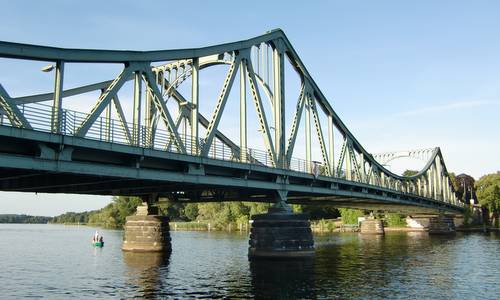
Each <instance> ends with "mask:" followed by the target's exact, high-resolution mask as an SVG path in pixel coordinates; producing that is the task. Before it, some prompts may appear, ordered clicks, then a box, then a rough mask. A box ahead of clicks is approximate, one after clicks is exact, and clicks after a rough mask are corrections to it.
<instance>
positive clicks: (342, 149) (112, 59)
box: [0, 30, 464, 213]
mask: <svg viewBox="0 0 500 300" xmlns="http://www.w3.org/2000/svg"><path fill="white" fill-rule="evenodd" d="M0 57H1V58H2V60H3V61H16V62H17V61H19V60H21V61H28V62H33V61H43V62H48V63H51V65H49V66H47V67H46V68H44V71H54V72H53V73H54V83H53V86H54V90H53V92H50V93H45V94H34V95H29V96H22V97H20V96H17V97H15V96H13V95H14V94H15V92H16V91H14V90H11V89H9V88H8V87H7V86H5V85H2V82H1V78H2V77H1V76H3V77H4V78H6V77H9V78H10V76H11V75H9V70H6V69H3V70H1V71H0V106H1V108H0V109H1V111H0V113H1V120H0V121H1V126H0V190H2V191H24V192H46V193H80V194H96V195H137V196H144V195H156V196H160V197H167V198H169V199H172V200H175V201H186V202H187V201H196V202H202V201H234V200H243V201H265V202H277V203H278V204H280V203H281V204H283V203H284V201H287V202H288V203H300V204H334V205H336V206H338V207H351V208H362V209H370V210H386V211H401V212H422V213H429V212H434V213H435V212H438V211H439V212H446V213H462V212H463V210H464V205H463V204H462V203H461V202H459V201H458V200H457V198H456V196H455V194H454V191H453V187H452V184H451V181H450V178H449V176H448V173H447V171H446V166H445V163H444V160H443V156H442V154H441V151H440V150H439V148H435V149H426V150H421V151H420V150H419V151H407V152H403V153H386V154H377V155H372V154H370V153H369V152H367V151H366V150H365V149H364V148H363V147H362V146H361V144H360V143H359V142H358V141H357V140H356V138H355V137H354V136H353V135H352V134H351V132H350V131H349V130H348V129H347V127H346V125H345V124H344V123H343V122H342V121H341V120H340V118H339V117H338V116H337V114H336V113H335V111H334V110H333V108H332V106H331V105H330V103H329V101H328V100H327V98H326V96H325V95H323V93H322V92H321V90H320V89H319V87H318V86H317V85H316V83H315V81H314V80H313V78H312V77H311V75H310V74H309V72H308V71H307V69H306V68H305V66H304V64H303V63H302V61H301V60H300V58H299V56H298V54H297V52H296V51H295V50H294V48H293V47H292V45H291V43H290V42H289V40H288V39H287V37H286V36H285V34H284V33H283V32H282V31H281V30H273V31H270V32H268V33H266V34H264V35H261V36H258V37H255V38H252V39H248V40H244V41H239V42H234V43H227V44H221V45H215V46H210V47H204V48H197V49H183V50H164V51H146V52H140V51H114V50H87V49H63V48H54V47H44V46H36V45H28V44H17V43H10V42H0ZM0 62H1V61H0ZM74 64H78V65H80V66H82V65H83V66H87V65H89V66H90V65H100V64H102V65H109V64H111V65H114V66H119V67H120V68H121V71H120V72H119V73H118V74H117V75H116V76H115V77H114V78H110V79H109V80H106V81H102V82H96V83H92V84H87V85H78V86H76V87H72V88H69V89H64V88H63V82H66V81H65V79H66V78H67V77H68V76H67V73H65V67H66V69H68V66H71V65H74ZM213 68H218V70H220V69H221V68H222V69H225V72H226V73H225V74H224V76H225V78H224V80H223V82H222V84H221V86H220V93H219V95H218V97H213V98H209V97H200V94H202V95H203V88H204V87H205V86H204V85H203V84H200V77H202V78H203V75H204V72H205V71H206V70H210V69H213ZM286 68H290V69H291V70H292V71H293V72H294V73H296V74H297V75H298V78H300V83H299V84H300V86H297V87H294V88H296V90H297V91H298V97H296V98H291V97H288V98H287V99H285V94H286V91H287V89H291V88H293V87H290V86H285V82H286V80H285V73H286V72H285V70H286ZM47 76H48V75H47ZM237 77H239V79H238V78H237ZM235 81H236V82H239V86H238V84H235ZM127 84H131V85H132V86H133V89H131V90H132V91H131V92H129V93H127V91H126V89H125V88H124V86H126V85H127ZM211 88H214V84H212V85H211ZM96 92H98V93H99V94H96V95H97V96H96V99H95V100H94V102H95V103H94V104H93V106H92V108H91V109H90V110H89V111H86V112H82V111H75V110H70V109H68V108H67V104H68V103H70V102H71V101H75V100H74V99H72V97H73V98H74V96H78V95H88V94H92V93H96ZM231 92H233V94H236V95H237V97H236V99H237V100H236V105H237V107H238V109H237V110H238V111H239V113H233V114H232V115H231V116H230V117H231V118H233V119H236V120H237V122H238V124H239V126H238V127H239V128H222V127H223V126H221V125H220V124H221V119H222V117H223V116H224V111H225V108H226V106H227V103H228V102H230V100H229V99H230V98H231V97H230V96H229V95H230V93H231ZM233 98H234V97H233ZM123 99H127V100H128V99H130V101H127V100H123ZM124 102H125V103H124ZM249 102H250V103H251V104H253V105H251V104H249ZM290 103H293V104H294V105H293V108H294V109H290V110H289V111H288V110H285V107H286V106H287V104H290ZM203 105H209V106H210V107H211V110H212V111H213V112H212V114H211V115H207V114H203V113H202V111H201V107H202V106H203ZM125 108H129V111H130V113H128V114H127V110H126V109H125ZM251 110H253V111H252V114H250V112H251ZM287 113H288V114H287ZM226 114H229V113H226ZM226 117H227V115H226ZM287 120H288V122H287ZM250 124H253V125H255V126H256V127H257V128H258V130H255V132H249V125H250ZM230 129H236V130H232V131H234V132H237V134H236V137H231V138H230V137H229V135H228V134H225V133H224V132H225V130H230ZM299 130H300V131H302V130H303V131H302V132H303V133H302V135H303V136H304V138H303V141H302V142H299V140H298V136H299V135H300V134H299ZM314 133H315V134H314ZM233 135H235V134H233ZM256 136H260V137H259V138H260V139H262V141H263V142H262V144H263V145H264V146H263V147H261V148H262V149H253V148H252V147H250V144H249V141H251V140H252V139H254V138H255V137H256ZM298 147H302V148H305V149H304V151H302V155H300V153H299V151H296V152H294V150H296V149H297V148H298ZM315 151H316V152H317V153H320V154H319V155H317V156H318V158H315V157H313V155H314V153H315ZM294 153H299V154H295V155H294ZM296 156H301V158H296ZM401 156H409V157H417V158H419V159H422V157H425V159H426V160H427V163H426V165H425V167H424V168H423V169H422V170H420V172H418V174H416V175H414V176H410V177H404V176H400V175H397V174H394V173H392V172H391V171H389V170H388V169H386V168H385V167H384V166H383V165H384V164H385V163H387V162H388V161H390V160H392V159H395V158H397V157H401Z"/></svg>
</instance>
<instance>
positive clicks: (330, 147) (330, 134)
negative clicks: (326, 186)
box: [328, 114, 335, 176]
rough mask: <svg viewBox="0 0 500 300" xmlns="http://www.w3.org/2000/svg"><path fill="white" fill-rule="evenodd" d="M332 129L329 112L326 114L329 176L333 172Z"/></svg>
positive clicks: (331, 117)
mask: <svg viewBox="0 0 500 300" xmlns="http://www.w3.org/2000/svg"><path fill="white" fill-rule="evenodd" d="M333 136H334V131H333V116H332V115H331V114H329V115H328V157H329V158H330V170H331V174H330V175H331V176H334V174H335V156H334V154H335V153H334V149H335V148H334V146H335V145H334V142H335V141H334V139H333Z"/></svg>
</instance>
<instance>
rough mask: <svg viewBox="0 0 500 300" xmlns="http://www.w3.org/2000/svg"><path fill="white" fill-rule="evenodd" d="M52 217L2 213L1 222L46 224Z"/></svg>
mask: <svg viewBox="0 0 500 300" xmlns="http://www.w3.org/2000/svg"><path fill="white" fill-rule="evenodd" d="M51 219H52V218H51V217H43V216H30V215H16V214H2V215H0V223H17V224H46V223H48V222H49V221H50V220H51Z"/></svg>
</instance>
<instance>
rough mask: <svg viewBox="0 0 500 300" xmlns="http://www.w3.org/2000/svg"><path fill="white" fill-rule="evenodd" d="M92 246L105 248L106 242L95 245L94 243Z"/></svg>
mask: <svg viewBox="0 0 500 300" xmlns="http://www.w3.org/2000/svg"><path fill="white" fill-rule="evenodd" d="M92 246H94V247H103V246H104V242H95V243H92Z"/></svg>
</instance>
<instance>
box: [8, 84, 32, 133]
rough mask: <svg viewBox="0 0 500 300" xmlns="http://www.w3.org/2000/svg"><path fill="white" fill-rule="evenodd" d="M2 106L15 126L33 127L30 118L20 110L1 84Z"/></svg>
mask: <svg viewBox="0 0 500 300" xmlns="http://www.w3.org/2000/svg"><path fill="white" fill-rule="evenodd" d="M0 106H1V107H2V109H3V111H4V112H5V114H6V115H7V118H9V120H10V123H11V124H12V125H13V126H15V127H22V128H26V129H31V125H30V123H29V122H28V120H27V119H26V118H25V117H24V115H23V113H22V112H21V111H20V110H19V108H18V107H17V105H16V104H15V101H14V100H13V99H12V98H10V96H9V94H8V93H7V91H6V90H5V89H4V88H3V86H2V85H1V84H0Z"/></svg>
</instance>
